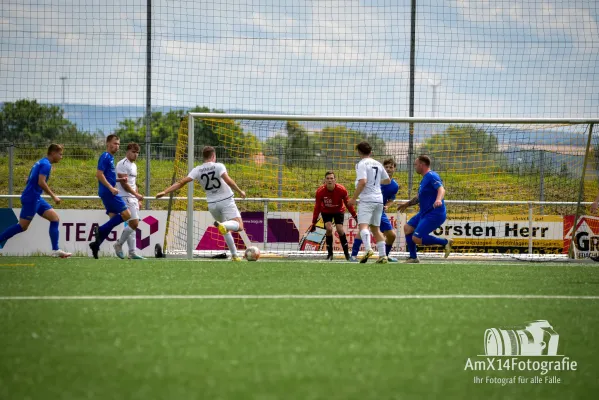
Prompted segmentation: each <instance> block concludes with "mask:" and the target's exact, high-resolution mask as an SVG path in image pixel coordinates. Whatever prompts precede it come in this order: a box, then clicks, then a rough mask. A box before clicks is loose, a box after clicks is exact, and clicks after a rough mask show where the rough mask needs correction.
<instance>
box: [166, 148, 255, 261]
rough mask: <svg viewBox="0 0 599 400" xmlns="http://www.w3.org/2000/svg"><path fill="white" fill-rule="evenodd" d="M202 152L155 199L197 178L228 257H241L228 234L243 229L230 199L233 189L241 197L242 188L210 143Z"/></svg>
mask: <svg viewBox="0 0 599 400" xmlns="http://www.w3.org/2000/svg"><path fill="white" fill-rule="evenodd" d="M202 156H203V159H204V163H203V164H202V165H200V166H197V167H195V168H194V169H193V170H191V172H190V173H189V175H187V176H186V177H185V178H183V179H181V180H180V181H179V182H177V183H175V184H174V185H172V186H170V187H169V188H168V189H166V190H164V191H163V192H160V193H158V194H157V195H156V198H157V199H159V198H161V197H164V196H166V195H167V194H169V193H171V192H174V191H176V190H179V189H181V188H182V187H183V186H185V185H187V184H188V183H189V182H191V181H193V180H196V181H198V182H199V183H200V185H201V186H202V188H203V189H204V191H205V192H206V198H207V199H208V211H210V214H212V217H213V218H214V219H215V221H214V226H216V227H217V228H218V231H219V232H220V233H221V234H222V235H223V236H224V237H225V241H226V242H227V246H228V247H229V251H230V252H231V260H232V261H241V258H240V257H239V256H238V255H237V247H236V246H235V241H234V240H233V235H232V234H231V232H240V231H243V221H242V220H241V214H240V213H239V210H238V209H237V205H236V204H235V200H234V199H233V190H235V191H236V192H237V193H239V195H240V196H241V197H242V198H245V192H244V191H243V190H241V189H239V186H237V184H236V183H235V181H234V180H233V179H231V178H230V177H229V174H227V168H226V167H225V166H224V165H223V164H221V163H217V162H216V151H215V150H214V147H211V146H206V147H204V149H203V150H202ZM231 188H232V189H233V190H231Z"/></svg>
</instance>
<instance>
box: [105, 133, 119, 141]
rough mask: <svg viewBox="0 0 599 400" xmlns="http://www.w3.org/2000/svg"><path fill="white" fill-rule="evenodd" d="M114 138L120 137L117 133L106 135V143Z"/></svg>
mask: <svg viewBox="0 0 599 400" xmlns="http://www.w3.org/2000/svg"><path fill="white" fill-rule="evenodd" d="M113 140H119V137H118V136H117V135H115V134H110V135H108V136H106V143H110V142H112V141H113Z"/></svg>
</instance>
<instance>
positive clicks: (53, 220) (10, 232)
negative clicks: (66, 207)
mask: <svg viewBox="0 0 599 400" xmlns="http://www.w3.org/2000/svg"><path fill="white" fill-rule="evenodd" d="M62 151H63V147H62V146H61V145H59V144H51V145H50V147H48V153H47V154H48V155H47V157H44V158H42V159H41V160H39V161H38V162H36V163H35V164H34V165H33V167H32V168H31V172H29V177H28V178H27V186H25V190H23V193H21V214H20V215H19V223H18V224H15V225H13V226H11V227H9V228H8V229H6V230H5V231H4V232H2V233H0V249H2V247H3V244H4V242H5V241H6V240H8V239H10V238H11V237H13V236H15V235H16V234H18V233H21V232H25V231H26V230H27V228H29V224H31V221H32V220H33V217H35V214H37V215H39V216H41V217H42V218H44V219H47V220H48V221H50V231H49V233H50V241H51V242H52V257H60V258H67V257H70V256H71V253H67V252H66V251H62V250H60V248H59V247H58V237H59V231H58V222H59V218H58V214H57V213H56V211H54V209H53V208H52V206H51V205H50V204H48V203H47V202H46V200H44V199H42V191H44V192H46V194H47V195H48V196H50V197H52V200H53V201H54V203H56V204H60V198H59V197H58V196H56V195H55V194H54V192H52V190H51V189H50V187H49V186H48V179H50V172H51V171H52V164H56V163H57V162H59V161H60V160H61V159H62Z"/></svg>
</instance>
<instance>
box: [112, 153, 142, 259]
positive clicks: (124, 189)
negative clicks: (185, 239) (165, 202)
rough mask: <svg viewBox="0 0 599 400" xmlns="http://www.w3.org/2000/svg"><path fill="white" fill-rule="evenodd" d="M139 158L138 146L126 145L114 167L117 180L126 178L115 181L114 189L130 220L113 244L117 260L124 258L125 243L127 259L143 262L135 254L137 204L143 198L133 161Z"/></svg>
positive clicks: (137, 220) (137, 221) (137, 222)
mask: <svg viewBox="0 0 599 400" xmlns="http://www.w3.org/2000/svg"><path fill="white" fill-rule="evenodd" d="M137 156H139V145H138V144H137V143H129V144H128V145H127V153H126V154H125V158H123V159H122V160H121V161H119V162H118V164H117V165H116V174H117V177H118V178H126V180H127V182H121V181H117V183H116V188H117V189H118V191H119V196H121V198H122V199H123V200H124V201H125V204H126V205H127V208H128V209H129V212H130V213H131V218H129V220H128V221H127V222H126V226H125V229H124V230H123V233H122V234H121V237H120V239H119V240H117V242H116V243H115V244H114V251H115V252H116V255H117V256H118V257H119V258H123V259H124V258H125V254H124V253H123V245H124V244H125V242H127V247H129V258H131V259H133V260H143V259H144V257H142V256H140V255H139V254H137V253H136V252H135V230H136V229H137V226H138V225H139V202H140V201H142V200H143V199H144V197H143V196H142V195H141V194H140V193H139V192H138V191H137V184H136V182H135V181H136V179H137V165H136V164H135V161H136V160H137Z"/></svg>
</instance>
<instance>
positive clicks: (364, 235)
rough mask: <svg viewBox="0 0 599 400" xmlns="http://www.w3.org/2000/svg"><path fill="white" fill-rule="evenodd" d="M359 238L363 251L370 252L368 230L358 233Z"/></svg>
mask: <svg viewBox="0 0 599 400" xmlns="http://www.w3.org/2000/svg"><path fill="white" fill-rule="evenodd" d="M360 237H361V238H362V243H363V244H364V250H365V251H368V250H372V245H371V244H370V231H369V230H368V229H362V230H361V231H360Z"/></svg>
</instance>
